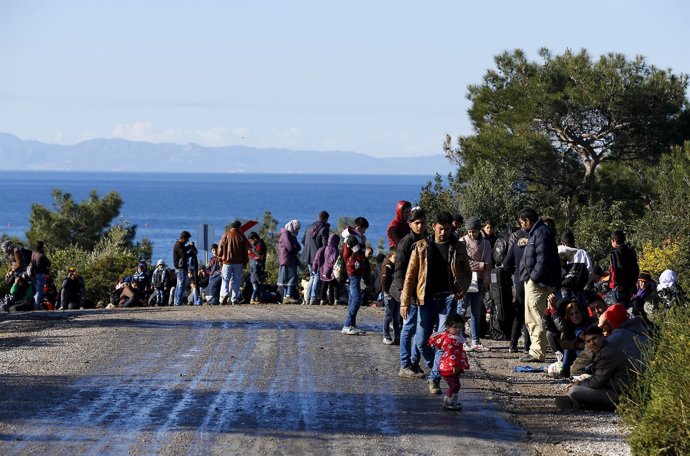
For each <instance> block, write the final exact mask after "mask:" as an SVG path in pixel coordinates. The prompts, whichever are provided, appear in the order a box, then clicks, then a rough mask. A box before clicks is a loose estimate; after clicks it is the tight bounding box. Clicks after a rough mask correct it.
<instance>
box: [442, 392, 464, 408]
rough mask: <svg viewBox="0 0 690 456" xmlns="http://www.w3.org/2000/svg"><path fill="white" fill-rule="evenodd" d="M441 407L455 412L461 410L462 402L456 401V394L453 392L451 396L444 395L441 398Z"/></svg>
mask: <svg viewBox="0 0 690 456" xmlns="http://www.w3.org/2000/svg"><path fill="white" fill-rule="evenodd" d="M443 408H444V409H446V410H452V411H455V412H459V411H460V410H462V404H461V403H459V402H458V394H457V393H455V394H453V396H451V397H448V396H445V397H444V398H443Z"/></svg>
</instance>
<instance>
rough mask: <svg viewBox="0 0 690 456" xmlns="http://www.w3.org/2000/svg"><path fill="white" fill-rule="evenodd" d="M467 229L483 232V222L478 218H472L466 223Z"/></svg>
mask: <svg viewBox="0 0 690 456" xmlns="http://www.w3.org/2000/svg"><path fill="white" fill-rule="evenodd" d="M465 229H466V230H468V231H469V230H481V229H482V222H480V221H479V219H478V218H477V217H470V218H468V219H467V221H465Z"/></svg>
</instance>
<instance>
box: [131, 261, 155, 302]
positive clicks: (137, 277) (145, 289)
mask: <svg viewBox="0 0 690 456" xmlns="http://www.w3.org/2000/svg"><path fill="white" fill-rule="evenodd" d="M132 282H137V285H138V288H139V291H140V292H141V294H142V296H143V297H144V298H147V297H148V294H149V293H150V292H151V291H152V290H151V271H149V267H148V264H146V261H144V260H141V261H140V262H139V264H137V270H136V271H134V274H132Z"/></svg>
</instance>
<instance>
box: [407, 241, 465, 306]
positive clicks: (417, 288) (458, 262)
mask: <svg viewBox="0 0 690 456" xmlns="http://www.w3.org/2000/svg"><path fill="white" fill-rule="evenodd" d="M431 242H434V237H433V234H432V235H430V236H429V237H428V238H426V239H422V240H421V241H418V242H416V243H415V244H414V249H413V250H412V255H411V256H410V264H409V265H408V266H407V272H406V273H405V284H404V285H403V289H402V293H401V294H400V306H401V307H409V306H410V304H411V301H412V297H413V296H414V297H416V298H417V303H418V304H419V305H420V306H421V305H424V299H425V298H426V287H427V284H428V275H427V270H428V269H427V266H428V263H429V252H430V250H431V249H429V244H430V243H431ZM448 242H449V243H450V248H449V249H448V263H449V264H448V268H449V272H450V274H451V275H452V277H451V278H450V281H451V283H450V284H449V285H450V289H451V292H453V293H465V292H466V291H467V288H468V287H469V286H470V282H471V281H472V270H471V269H470V262H469V260H468V259H467V248H466V246H465V243H464V242H462V241H458V240H457V238H455V236H452V237H451V239H450V240H449V241H448ZM396 264H397V262H396Z"/></svg>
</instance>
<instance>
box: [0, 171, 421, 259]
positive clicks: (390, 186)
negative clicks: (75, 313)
mask: <svg viewBox="0 0 690 456" xmlns="http://www.w3.org/2000/svg"><path fill="white" fill-rule="evenodd" d="M430 179H431V176H351V175H335V176H333V175H284V174H280V175H273V174H136V173H117V174H116V173H73V172H17V171H13V172H9V171H0V208H2V211H0V214H1V217H2V218H1V219H0V232H5V233H7V234H10V235H13V236H18V237H20V238H22V239H23V238H24V237H25V232H26V231H27V230H28V228H29V214H30V213H31V205H32V204H33V203H40V204H42V205H44V206H47V207H49V208H51V209H52V208H53V207H52V203H53V200H52V196H51V191H52V189H53V188H59V189H61V190H62V191H63V192H69V193H71V194H72V195H73V196H74V198H75V200H77V201H81V200H82V199H84V198H86V197H87V196H88V195H89V192H90V191H91V190H92V189H96V190H97V191H98V194H99V196H101V197H103V196H104V195H105V194H106V193H107V192H110V191H117V192H118V193H119V194H120V196H121V197H122V199H123V201H124V204H123V206H122V209H121V213H120V216H121V220H123V221H124V220H126V221H127V222H129V223H131V224H136V225H137V226H138V230H137V238H138V239H141V238H144V237H147V238H149V239H150V240H151V241H152V242H153V247H154V253H153V257H154V261H155V259H157V258H163V259H164V260H165V261H166V262H168V263H170V262H171V260H172V245H173V243H174V242H175V240H176V239H177V236H178V235H179V233H180V231H182V230H183V229H186V230H188V231H190V232H191V233H192V236H193V239H192V240H197V227H198V226H199V225H200V224H204V223H206V224H209V225H210V226H211V227H212V229H213V230H214V231H215V236H214V241H217V240H218V238H219V237H220V235H221V234H222V232H223V229H224V227H225V226H226V225H227V224H228V223H229V222H231V221H232V220H234V219H236V218H239V219H257V220H259V221H261V219H262V217H263V214H264V212H265V211H266V210H270V211H271V212H272V213H273V216H274V217H275V218H276V219H278V226H283V225H285V224H286V223H287V222H289V221H290V220H292V219H298V220H300V221H301V222H302V226H303V227H305V226H306V225H308V224H310V223H312V222H313V221H314V220H315V219H316V216H317V215H318V213H319V211H321V210H326V211H328V212H329V213H330V215H331V219H330V222H331V224H332V225H334V226H335V225H336V224H337V220H338V217H340V216H348V217H352V218H354V217H357V216H360V215H361V216H364V217H366V218H367V219H368V220H369V224H370V227H369V230H368V231H367V238H368V239H369V240H370V242H371V244H372V245H373V246H374V247H376V245H377V244H378V240H379V238H385V233H386V227H387V226H388V223H389V222H390V220H391V219H392V218H393V215H394V210H395V204H396V203H397V202H398V201H399V200H401V199H404V200H408V201H411V202H413V203H414V202H415V201H416V200H417V199H418V198H419V191H420V188H421V187H422V185H424V184H425V183H426V182H427V181H428V180H430ZM303 232H304V231H303V230H302V231H301V232H300V239H301V235H302V234H303ZM197 244H198V242H197ZM384 245H385V246H386V247H387V243H384Z"/></svg>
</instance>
